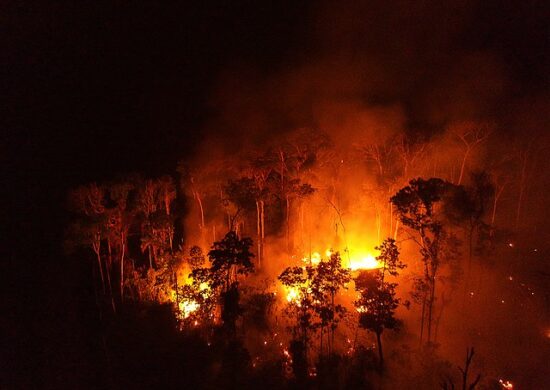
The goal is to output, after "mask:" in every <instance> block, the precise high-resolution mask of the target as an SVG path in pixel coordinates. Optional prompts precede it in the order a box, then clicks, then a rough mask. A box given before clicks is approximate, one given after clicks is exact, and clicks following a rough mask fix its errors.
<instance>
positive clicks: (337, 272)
mask: <svg viewBox="0 0 550 390" xmlns="http://www.w3.org/2000/svg"><path fill="white" fill-rule="evenodd" d="M314 271H315V272H314V273H313V274H312V276H313V278H312V281H311V293H312V296H313V304H314V310H315V312H316V313H317V315H318V316H319V319H320V327H321V353H323V329H324V328H328V338H327V346H328V353H329V355H331V354H332V353H333V351H334V332H335V330H336V327H337V326H338V322H339V321H340V320H341V319H342V317H343V316H344V314H345V313H346V308H345V307H344V306H342V305H340V304H336V303H335V297H336V294H337V293H338V292H339V291H340V289H341V288H343V287H345V285H346V284H347V283H348V282H349V281H350V271H349V270H348V269H346V268H343V267H342V259H341V258H340V254H339V253H338V252H335V253H331V255H330V257H329V258H328V259H327V260H326V261H321V262H320V263H319V264H318V265H317V266H316V267H315V268H314Z"/></svg>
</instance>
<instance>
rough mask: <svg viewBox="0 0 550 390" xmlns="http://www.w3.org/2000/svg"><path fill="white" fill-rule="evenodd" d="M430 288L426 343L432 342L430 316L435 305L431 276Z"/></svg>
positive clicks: (433, 279)
mask: <svg viewBox="0 0 550 390" xmlns="http://www.w3.org/2000/svg"><path fill="white" fill-rule="evenodd" d="M431 288H432V291H431V294H430V299H429V301H428V342H430V341H431V340H432V318H433V317H432V314H433V309H434V304H435V275H434V276H432V280H431Z"/></svg>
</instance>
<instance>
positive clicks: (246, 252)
mask: <svg viewBox="0 0 550 390" xmlns="http://www.w3.org/2000/svg"><path fill="white" fill-rule="evenodd" d="M251 246H252V240H251V239H250V238H248V237H244V238H242V239H241V238H239V237H238V236H237V234H236V233H235V232H234V231H230V232H228V233H227V234H226V235H225V237H224V238H223V239H222V240H221V241H217V242H214V244H213V245H212V249H211V250H210V252H208V257H209V258H210V261H211V264H212V265H211V267H210V269H209V270H208V274H207V281H208V284H209V286H210V288H211V289H212V291H218V290H219V291H220V293H219V294H220V298H221V306H222V313H221V317H222V320H223V323H224V327H225V328H226V329H227V330H228V332H229V333H230V334H234V333H235V322H236V321H237V318H238V316H239V314H240V306H239V289H238V286H239V282H238V277H239V275H245V276H246V275H248V274H249V273H251V272H253V271H254V264H252V261H251V259H252V258H253V257H254V254H253V253H252V252H250V247H251Z"/></svg>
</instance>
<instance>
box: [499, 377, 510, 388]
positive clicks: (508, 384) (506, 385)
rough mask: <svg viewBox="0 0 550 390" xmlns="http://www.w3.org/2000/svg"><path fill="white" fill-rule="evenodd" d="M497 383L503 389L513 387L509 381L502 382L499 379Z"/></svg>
mask: <svg viewBox="0 0 550 390" xmlns="http://www.w3.org/2000/svg"><path fill="white" fill-rule="evenodd" d="M498 382H499V383H500V385H501V386H502V388H503V389H513V388H514V385H513V384H512V382H510V381H504V380H502V379H500V380H499V381H498Z"/></svg>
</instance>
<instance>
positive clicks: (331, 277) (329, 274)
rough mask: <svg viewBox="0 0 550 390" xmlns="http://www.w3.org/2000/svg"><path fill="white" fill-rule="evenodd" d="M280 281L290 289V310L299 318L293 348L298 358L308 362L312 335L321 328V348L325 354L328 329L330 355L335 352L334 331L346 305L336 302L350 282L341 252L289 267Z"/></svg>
mask: <svg viewBox="0 0 550 390" xmlns="http://www.w3.org/2000/svg"><path fill="white" fill-rule="evenodd" d="M279 280H280V281H281V283H282V284H283V285H284V286H285V287H286V288H287V289H288V294H287V301H288V305H287V308H286V313H287V315H288V316H289V317H291V318H293V319H294V320H295V324H294V325H293V326H292V327H291V330H292V332H293V341H292V346H293V347H292V350H293V351H295V354H298V355H299V356H293V359H295V360H297V361H303V360H306V361H307V352H308V350H309V347H310V340H311V335H312V334H313V333H314V332H316V331H317V329H320V330H321V335H320V336H321V337H320V351H321V354H323V350H324V348H323V340H324V336H323V334H324V329H328V333H327V347H328V348H327V349H328V354H329V355H331V354H333V353H334V334H335V330H336V328H337V326H338V323H339V322H340V320H341V319H342V318H343V316H344V315H345V313H346V308H345V307H344V306H342V305H340V304H338V303H336V296H337V294H338V292H339V291H340V289H341V288H343V287H345V285H346V284H347V283H348V282H349V281H350V271H349V270H348V269H346V268H343V267H342V260H341V258H340V254H339V253H338V252H335V253H331V255H330V257H329V258H328V259H326V260H321V261H320V262H319V263H318V264H317V265H315V266H314V265H309V266H305V267H288V268H286V269H285V270H284V271H283V272H282V273H281V274H280V275H279Z"/></svg>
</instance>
